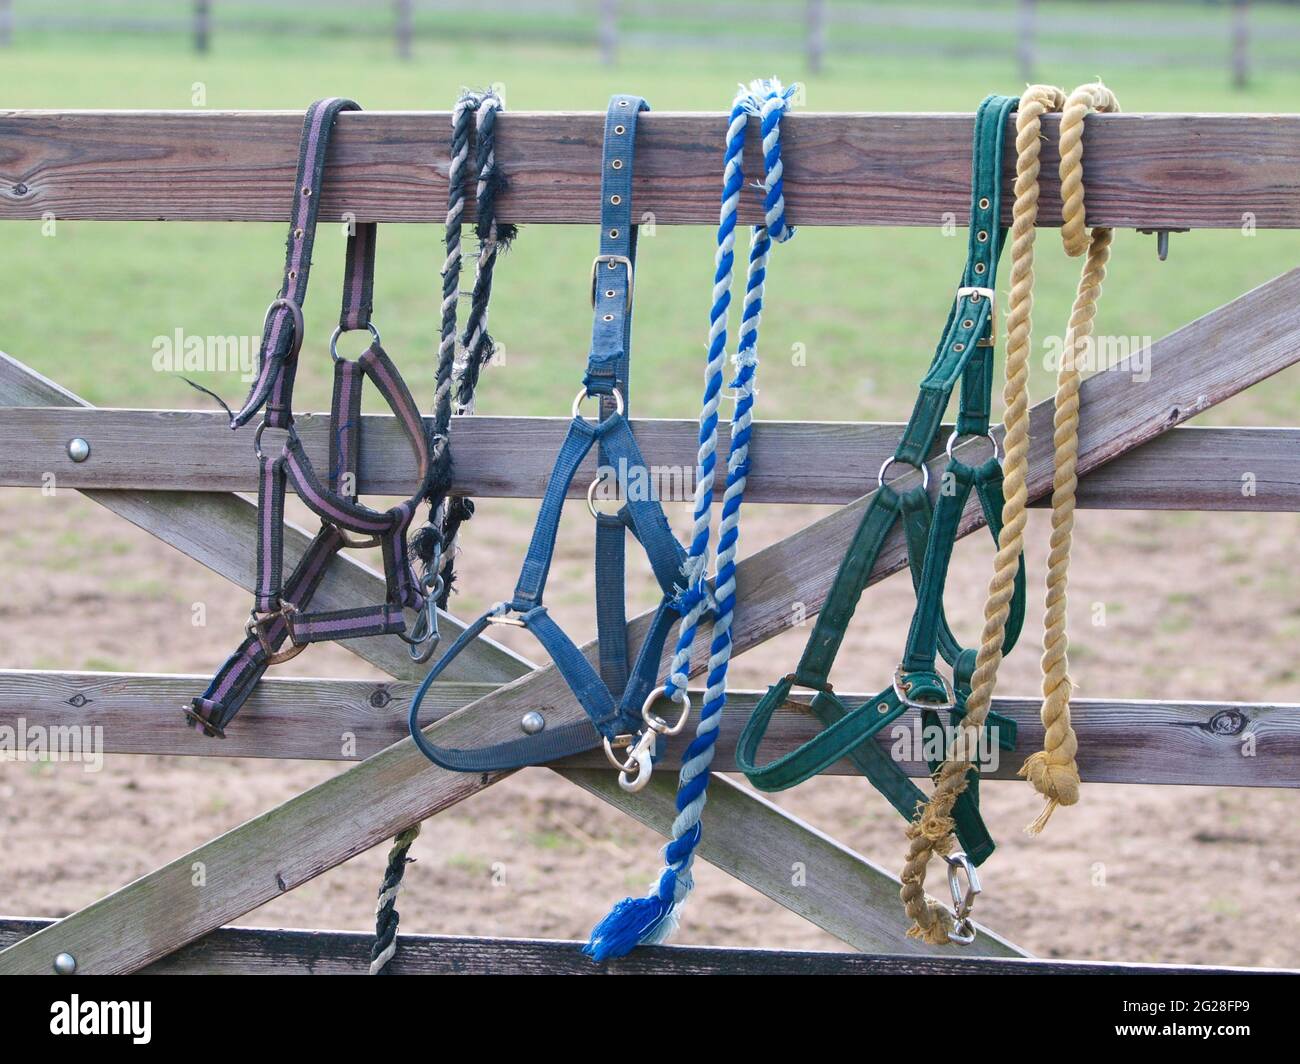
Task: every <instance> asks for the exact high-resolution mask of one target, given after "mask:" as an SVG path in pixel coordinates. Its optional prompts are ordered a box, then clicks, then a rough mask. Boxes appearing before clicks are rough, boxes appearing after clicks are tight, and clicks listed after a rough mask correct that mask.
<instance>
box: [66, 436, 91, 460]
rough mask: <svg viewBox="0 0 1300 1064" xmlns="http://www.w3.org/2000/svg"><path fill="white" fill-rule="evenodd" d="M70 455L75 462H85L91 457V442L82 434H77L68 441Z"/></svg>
mask: <svg viewBox="0 0 1300 1064" xmlns="http://www.w3.org/2000/svg"><path fill="white" fill-rule="evenodd" d="M68 457H69V458H71V459H72V460H73V461H74V462H84V461H85V460H86V459H87V458H89V457H90V444H88V443H87V442H86V441H85V440H83V439H82V438H81V437H80V436H75V437H73V438H72V439H70V440H69V441H68Z"/></svg>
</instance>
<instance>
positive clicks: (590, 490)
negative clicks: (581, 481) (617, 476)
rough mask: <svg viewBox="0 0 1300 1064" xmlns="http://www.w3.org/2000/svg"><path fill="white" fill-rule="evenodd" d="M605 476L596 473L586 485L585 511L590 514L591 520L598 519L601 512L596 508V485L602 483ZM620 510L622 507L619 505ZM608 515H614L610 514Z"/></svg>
mask: <svg viewBox="0 0 1300 1064" xmlns="http://www.w3.org/2000/svg"><path fill="white" fill-rule="evenodd" d="M606 479H607V478H606V477H605V476H601V475H600V474H597V475H596V477H595V479H594V480H592V482H591V483H590V484H588V485H587V512H588V513H590V514H591V516H592V519H593V520H599V519H600V516H601V513H600V511H599V510H597V509H596V486H597V485H598V484H601V483H603V482H604V481H605V480H606ZM619 510H622V507H621V506H620V507H619ZM609 516H611V517H612V516H614V515H613V514H610V515H609Z"/></svg>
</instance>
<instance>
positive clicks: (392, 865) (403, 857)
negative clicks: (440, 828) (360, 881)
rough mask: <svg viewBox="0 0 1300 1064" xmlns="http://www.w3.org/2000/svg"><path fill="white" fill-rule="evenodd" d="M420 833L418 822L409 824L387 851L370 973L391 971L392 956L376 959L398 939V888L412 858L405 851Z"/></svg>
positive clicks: (376, 915) (371, 953) (377, 910)
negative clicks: (381, 962)
mask: <svg viewBox="0 0 1300 1064" xmlns="http://www.w3.org/2000/svg"><path fill="white" fill-rule="evenodd" d="M419 834H420V825H419V824H416V825H415V826H414V827H411V828H408V829H407V830H406V831H403V832H402V833H401V834H400V835H398V836H397V838H396V839H394V840H393V848H392V849H391V850H389V851H388V867H387V868H385V869H384V879H383V882H381V883H380V884H379V899H380V900H379V907H378V908H377V909H376V910H375V941H374V944H373V945H372V946H371V947H370V974H371V975H391V974H392V972H391V971H390V970H389V966H390V965H391V964H392V957H391V956H390V957H389V958H388V960H386V961H385V962H384V963H383V965H382V966H381V967H378V968H376V967H375V963H376V962H377V961H378V960H379V958H380V957H382V956H383V955H384V953H385V951H387V950H388V949H389V947H391V946H392V945H393V944H394V943H395V942H396V941H397V925H398V924H399V923H400V922H401V919H402V917H401V914H400V913H399V912H398V911H397V892H398V891H399V890H400V889H401V886H402V877H403V876H404V875H405V874H406V866H407V865H408V864H411V863H413V861H414V858H412V857H408V856H407V854H408V853H409V852H410V850H411V844H412V843H414V842H415V840H416V837H417V836H418V835H419Z"/></svg>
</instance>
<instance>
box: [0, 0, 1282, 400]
mask: <svg viewBox="0 0 1300 1064" xmlns="http://www.w3.org/2000/svg"><path fill="white" fill-rule="evenodd" d="M1076 6H1077V5H1076ZM1160 10H1165V9H1163V8H1161V9H1160ZM1276 14H1277V13H1276V12H1273V11H1270V12H1269V17H1274V16H1275V15H1276ZM1287 18H1288V25H1300V12H1297V13H1295V14H1294V15H1288V16H1287ZM1003 43H1004V44H1005V43H1006V42H1003ZM795 52H797V42H796V44H795V46H793V48H792V53H791V54H789V55H786V56H782V55H779V54H772V55H766V56H760V57H757V58H755V57H747V56H745V55H743V54H740V53H729V54H726V55H722V56H713V55H709V54H706V53H702V52H691V51H675V52H661V53H654V52H647V51H636V50H630V51H628V52H627V53H626V54H625V55H624V56H623V58H622V62H621V64H620V67H619V68H618V69H617V70H614V71H611V70H607V69H604V68H602V67H601V66H600V65H599V63H598V62H597V59H596V56H595V54H594V52H593V51H592V50H591V49H588V48H583V49H578V48H549V47H522V46H511V47H509V48H507V49H504V50H502V49H492V48H489V47H487V46H485V45H483V44H481V43H478V44H469V43H453V44H448V45H442V46H435V45H432V44H429V43H423V44H421V45H420V46H419V47H418V48H417V52H416V60H415V61H414V62H412V63H410V64H401V63H398V62H396V61H394V60H392V59H391V56H390V42H389V41H388V40H387V39H386V38H384V37H383V36H380V35H376V36H372V37H365V38H362V39H360V40H357V41H355V42H348V41H341V40H335V39H333V38H329V39H323V40H310V41H307V42H299V41H292V40H289V39H286V38H283V37H276V38H259V37H241V38H238V39H235V38H219V39H218V41H217V44H216V47H215V49H214V52H213V54H212V55H210V56H207V57H196V56H194V55H192V54H191V53H190V52H189V50H188V48H187V47H186V45H185V42H184V40H183V38H181V37H176V38H174V39H173V38H170V37H165V36H164V37H159V38H154V37H134V38H133V37H126V38H123V37H109V36H104V37H89V38H88V37H84V36H83V37H77V36H67V37H65V38H64V39H62V40H58V39H55V38H53V37H51V36H44V37H42V36H35V37H32V36H22V37H20V39H19V41H18V43H17V45H16V46H15V47H14V48H13V49H12V50H11V51H10V52H8V53H6V54H5V56H4V62H3V65H0V99H3V100H4V101H5V105H6V106H8V107H60V108H85V107H91V108H100V107H112V108H130V107H134V108H188V107H189V106H190V98H191V94H192V92H193V88H194V84H195V83H196V82H201V83H203V85H204V86H205V89H206V104H207V106H208V107H210V108H217V109H228V108H295V109H296V108H301V107H305V106H306V104H307V103H309V102H310V101H311V100H312V99H314V98H316V97H318V96H322V95H328V94H345V95H351V96H354V97H355V98H357V99H359V100H360V101H361V102H362V103H363V105H365V106H366V107H368V108H371V109H426V110H427V109H443V108H446V107H448V106H449V104H450V103H451V101H452V100H453V99H454V97H455V94H456V92H457V90H458V89H459V87H460V86H462V85H466V84H470V85H482V84H487V83H491V82H502V83H504V85H505V88H506V92H507V96H508V104H509V106H510V107H511V108H512V109H514V110H544V109H559V108H568V109H584V110H598V109H600V108H602V107H603V103H604V100H605V98H606V96H607V95H608V94H609V93H610V92H612V91H615V90H626V91H636V92H641V93H643V94H645V95H646V96H647V97H649V99H650V100H651V102H652V103H653V104H654V106H655V107H656V108H657V109H659V110H673V109H681V110H703V109H716V110H721V109H723V108H724V107H725V106H726V105H727V104H728V103H729V102H730V97H731V94H732V92H733V91H734V86H735V84H736V82H737V81H740V80H742V79H748V78H751V77H753V76H756V75H760V74H770V73H773V72H776V73H780V74H783V75H784V76H785V77H786V79H787V80H793V79H797V78H800V77H802V76H803V71H802V69H801V61H800V60H799V59H798V56H797V54H794V53H795ZM1085 64H1086V65H1085ZM1098 73H1103V74H1106V75H1107V82H1108V84H1110V85H1111V86H1112V88H1114V89H1115V91H1116V93H1117V94H1118V95H1119V97H1120V99H1121V100H1122V101H1123V103H1124V105H1125V107H1126V109H1128V110H1130V111H1158V110H1184V111H1186V110H1205V111H1281V110H1289V109H1294V107H1295V103H1294V101H1296V100H1298V99H1300V76H1296V75H1291V74H1282V73H1277V72H1266V73H1263V74H1261V75H1260V76H1259V77H1258V79H1257V80H1256V82H1255V84H1254V85H1253V86H1252V87H1251V88H1250V89H1248V90H1246V91H1243V92H1235V93H1234V92H1231V91H1229V90H1228V89H1227V88H1226V85H1225V77H1224V75H1223V73H1222V71H1221V70H1213V71H1211V72H1208V73H1207V69H1206V68H1204V67H1199V68H1198V67H1193V66H1178V67H1177V68H1175V69H1166V70H1158V69H1153V68H1138V67H1132V66H1119V67H1117V68H1116V69H1115V70H1113V71H1107V70H1106V69H1105V68H1104V65H1102V66H1101V67H1100V69H1099V64H1098V63H1097V62H1096V61H1095V60H1093V59H1087V60H1085V61H1084V62H1080V63H1077V64H1074V65H1069V66H1061V67H1056V68H1053V69H1051V70H1044V71H1042V76H1043V77H1044V78H1049V77H1050V79H1051V80H1053V81H1055V82H1057V83H1060V84H1063V85H1065V86H1067V87H1069V86H1071V85H1073V84H1075V83H1077V82H1081V81H1084V80H1088V79H1090V78H1092V77H1095V76H1096V75H1097V74H1098ZM807 80H808V84H807V102H808V107H809V108H810V109H813V110H819V111H821V110H826V111H837V110H857V111H863V110H873V111H879V110H913V111H915V110H946V111H965V110H971V109H973V108H974V107H975V106H976V104H977V103H978V102H979V100H980V98H981V97H982V96H983V95H984V94H985V93H986V92H989V91H992V90H1002V91H1007V92H1015V91H1017V90H1018V88H1019V87H1020V81H1019V79H1018V77H1017V75H1016V73H1015V70H1014V65H1013V62H1012V49H1011V48H1010V47H1009V46H1007V47H1002V48H999V49H996V50H994V49H991V50H990V58H989V59H988V60H986V61H984V60H981V61H957V60H927V59H918V58H912V57H908V58H906V59H900V58H892V59H891V58H888V57H883V58H882V57H874V56H873V57H871V58H869V59H868V58H863V59H847V58H838V59H835V60H834V61H833V62H832V63H831V65H830V69H829V70H828V71H827V72H826V73H825V74H824V75H821V76H818V77H814V78H810V79H807ZM796 221H797V219H796ZM3 232H4V235H5V236H6V238H7V246H6V251H7V262H8V263H9V270H8V271H7V283H8V285H9V287H10V296H9V298H8V300H7V305H8V310H7V313H6V315H5V317H4V323H3V333H2V334H0V346H3V348H4V349H5V350H7V351H8V352H9V353H11V354H13V355H14V356H16V357H18V358H20V359H22V360H23V361H25V362H27V363H29V364H30V365H33V366H34V367H36V368H37V369H39V370H40V371H41V372H43V373H46V374H48V375H50V376H52V377H54V378H55V379H57V380H59V381H60V382H62V383H64V384H66V385H67V386H69V387H71V388H73V389H74V390H75V391H77V392H79V393H81V394H82V395H84V396H85V397H86V398H87V399H89V400H91V401H92V402H94V403H97V404H101V405H117V406H207V405H208V403H209V401H208V400H207V399H205V398H204V397H202V396H199V395H198V394H197V393H195V392H193V391H192V390H191V389H190V388H188V387H187V386H186V385H185V384H184V383H183V382H182V381H181V380H180V379H179V378H178V377H176V376H174V375H170V374H163V373H158V372H156V371H155V370H154V369H153V348H152V343H153V339H154V337H156V336H160V335H169V334H171V333H173V332H174V331H175V330H176V329H178V328H179V329H183V330H184V331H185V332H186V333H188V334H193V335H208V334H216V335H232V334H234V335H239V334H250V333H256V332H257V331H258V329H259V327H260V323H261V315H262V312H263V310H264V308H265V306H266V304H267V302H268V301H269V299H270V298H271V296H272V295H274V291H275V288H276V286H277V285H278V283H279V277H278V273H279V267H280V262H281V253H282V252H281V249H282V241H283V233H282V229H281V227H280V226H278V225H276V226H270V225H250V224H243V225H233V224H227V225H218V224H174V223H171V224H162V223H131V224H124V223H89V222H61V223H58V225H57V229H56V235H55V236H53V237H48V236H44V235H42V233H41V227H40V224H39V223H37V222H20V223H10V224H9V225H8V226H6V227H5V228H4V230H3ZM440 240H441V227H438V226H397V225H391V226H386V227H384V229H383V233H382V234H381V237H380V248H379V266H378V280H377V287H376V320H377V323H378V325H379V327H380V328H381V329H382V330H383V332H384V338H385V345H386V346H387V347H388V349H389V350H390V351H391V352H392V353H393V354H394V357H395V358H396V359H397V360H398V362H399V364H400V365H401V366H402V369H403V372H404V373H406V374H407V375H408V378H409V379H410V380H411V382H412V386H413V388H415V389H416V392H417V394H418V395H420V396H423V397H426V401H427V397H428V396H429V395H430V394H431V388H432V377H433V360H434V352H435V349H436V343H437V338H436V330H437V315H438V309H437V308H438V286H439V281H438V275H437V271H438V267H439V263H440V260H441V247H440ZM594 244H595V239H594V234H593V233H592V232H591V231H590V230H589V229H583V228H573V227H556V226H529V227H526V228H525V229H524V231H523V232H522V234H521V236H520V238H519V240H518V242H517V244H516V246H515V247H514V249H513V250H512V251H511V252H510V253H509V255H508V256H506V258H505V259H504V260H503V262H502V263H501V265H500V267H499V270H498V281H497V299H496V303H495V306H494V309H493V314H492V331H493V333H494V335H495V336H496V337H497V338H498V340H500V341H501V342H502V343H503V344H504V345H505V352H506V360H505V364H504V365H500V366H493V367H491V369H490V370H489V372H488V374H487V375H485V378H484V381H483V386H482V393H481V400H480V404H479V409H480V410H481V411H482V412H484V413H504V412H510V413H521V414H561V413H564V412H566V411H567V409H568V403H569V399H570V398H571V395H572V392H573V390H574V388H575V386H576V382H577V380H578V378H579V377H580V375H581V368H582V364H583V360H584V357H585V352H586V347H587V340H588V333H589V329H590V315H589V311H588V308H587V305H586V284H587V272H588V269H589V264H590V261H591V256H592V253H593V248H594ZM1039 247H1040V255H1039V257H1040V268H1039V278H1040V286H1039V292H1040V294H1039V297H1038V302H1037V305H1036V322H1037V326H1038V328H1037V331H1038V335H1039V337H1040V338H1042V337H1046V336H1048V335H1051V334H1056V333H1059V332H1060V331H1061V328H1062V324H1063V322H1064V320H1065V315H1066V313H1067V310H1068V306H1069V300H1070V298H1071V295H1072V293H1073V287H1074V279H1075V277H1076V276H1077V269H1078V264H1077V263H1076V262H1073V261H1069V260H1066V259H1065V258H1064V255H1063V254H1062V253H1061V251H1060V248H1059V244H1058V242H1057V241H1056V239H1055V234H1054V233H1051V232H1047V233H1044V234H1043V238H1042V239H1041V240H1040V244H1039ZM964 248H965V234H964V231H959V232H958V233H956V234H955V235H948V236H945V235H944V234H943V233H941V232H940V231H939V230H937V229H908V230H897V229H894V230H886V229H868V230H833V229H823V230H814V229H810V228H809V229H804V230H803V231H802V232H801V233H800V234H799V236H798V237H797V238H796V239H795V240H794V241H793V242H792V243H791V244H789V245H786V246H783V247H781V248H779V249H777V251H776V253H775V254H774V257H773V263H772V267H771V271H770V276H771V289H770V293H769V299H768V311H767V315H766V318H765V322H764V335H763V356H764V357H763V366H762V369H761V372H760V388H761V391H762V395H761V398H760V400H759V408H760V411H761V414H762V415H763V416H764V417H769V418H771V417H782V418H794V417H819V418H826V419H853V418H866V417H872V418H895V419H897V418H900V417H901V416H902V414H903V406H902V404H903V403H905V402H906V398H907V396H908V395H909V394H910V392H911V390H912V388H913V386H914V383H915V380H916V379H917V377H918V376H919V374H920V373H921V372H922V371H923V369H924V367H925V365H926V364H927V363H928V361H929V356H930V354H931V351H932V348H933V344H934V341H935V338H936V335H937V332H938V329H939V327H940V325H941V324H942V321H943V317H944V315H945V314H946V312H947V309H948V306H949V302H950V300H951V296H952V291H953V286H954V284H955V282H956V280H957V275H958V272H959V268H960V264H961V261H962V258H963V254H964ZM342 250H343V240H342V236H341V234H340V233H339V231H338V229H337V227H334V226H326V227H324V229H323V231H322V234H321V237H320V238H319V239H318V244H317V256H316V263H317V268H316V270H315V271H314V280H313V286H312V292H313V294H312V296H311V298H310V301H309V304H308V308H307V310H308V325H309V331H310V335H311V341H312V342H309V344H308V346H307V347H306V348H304V352H303V358H304V361H303V369H302V373H301V374H300V378H299V379H300V380H301V381H302V382H303V383H302V387H301V390H300V400H299V405H300V406H301V407H303V408H307V407H311V408H315V409H322V408H324V407H326V406H327V405H328V393H327V387H326V380H327V376H328V368H329V360H328V357H327V355H326V353H325V350H324V342H325V340H326V338H327V337H328V334H329V330H330V328H331V325H332V322H333V318H334V317H335V304H336V300H337V298H338V296H337V293H338V291H339V279H340V268H341V261H340V260H341V257H342ZM1295 250H1296V245H1295V238H1294V236H1293V235H1292V234H1290V233H1260V234H1258V235H1256V236H1253V237H1246V236H1243V235H1242V234H1240V233H1238V232H1235V231H1227V232H1204V233H1192V234H1187V235H1175V236H1174V237H1173V238H1172V250H1171V255H1170V260H1169V262H1167V263H1165V264H1160V263H1158V262H1157V261H1156V257H1155V248H1154V240H1153V238H1151V237H1139V236H1137V235H1135V234H1134V233H1131V232H1123V233H1120V234H1118V236H1117V240H1116V251H1115V258H1114V265H1113V268H1112V271H1111V274H1110V278H1109V281H1108V283H1107V286H1106V296H1105V299H1104V301H1103V304H1102V310H1101V318H1100V325H1099V329H1100V331H1101V332H1103V333H1107V334H1111V335H1124V336H1127V335H1136V336H1160V335H1163V334H1164V333H1166V332H1168V331H1169V330H1171V329H1172V328H1175V327H1177V326H1178V325H1179V324H1181V323H1183V322H1185V321H1187V320H1188V319H1190V318H1193V317H1195V316H1197V315H1199V314H1203V313H1205V312H1206V311H1209V310H1211V309H1213V308H1214V307H1215V306H1217V305H1219V304H1220V303H1222V302H1224V301H1226V300H1228V299H1231V298H1232V297H1234V296H1235V295H1237V294H1239V293H1240V292H1242V291H1244V290H1246V289H1248V288H1250V287H1252V286H1254V285H1257V284H1260V283H1262V282H1263V281H1266V280H1267V279H1268V278H1270V277H1272V276H1274V275H1276V274H1278V273H1280V272H1282V271H1283V270H1285V269H1287V268H1289V267H1291V266H1293V265H1294V264H1295V258H1296V255H1295ZM712 255H713V249H712V233H711V232H710V231H709V230H708V229H707V228H706V227H697V228H680V227H660V228H659V229H658V230H657V231H656V232H655V233H654V235H653V236H649V235H647V237H646V238H645V239H644V240H643V241H642V245H641V258H640V261H639V264H638V266H639V269H638V278H637V280H638V284H637V289H638V314H637V324H636V370H635V373H634V384H633V399H634V402H635V407H636V410H637V411H638V412H639V413H641V414H645V415H656V416H689V415H690V414H691V412H692V411H693V410H694V409H695V407H696V404H697V402H698V392H699V387H700V377H701V372H702V366H703V351H704V337H705V324H706V320H707V317H706V316H707V309H708V302H709V292H710V278H711V272H712ZM795 345H803V348H804V349H805V350H806V352H807V365H806V366H797V365H794V364H792V361H793V360H792V357H791V352H792V350H793V348H794V347H795ZM1242 354H1243V357H1248V354H1249V348H1248V338H1245V337H1243V348H1242ZM1034 372H1035V377H1034V390H1035V393H1036V395H1038V396H1040V397H1041V396H1043V395H1045V394H1048V393H1049V391H1050V374H1049V372H1048V371H1047V370H1046V369H1044V368H1043V366H1042V364H1041V362H1039V363H1038V364H1036V365H1035V368H1034ZM200 379H201V380H202V382H203V383H204V384H205V385H207V386H210V387H213V388H214V389H216V390H218V391H220V392H221V393H222V394H224V395H226V396H227V397H229V398H231V399H237V398H239V397H240V396H242V394H243V391H244V388H245V385H244V384H243V383H241V382H240V381H239V380H238V379H237V376H236V375H234V374H230V375H225V376H221V375H216V374H205V375H203V376H202V377H201V378H200ZM1256 392H1257V393H1258V394H1255V395H1252V396H1250V397H1243V399H1242V400H1240V401H1238V402H1237V403H1234V404H1229V405H1228V406H1227V407H1226V408H1225V409H1223V410H1221V411H1215V412H1213V413H1212V414H1211V415H1210V416H1209V420H1214V421H1218V422H1236V423H1242V424H1246V423H1262V422H1267V421H1273V422H1278V421H1286V422H1289V421H1291V420H1293V417H1294V415H1293V414H1292V411H1294V409H1295V407H1296V400H1297V393H1298V392H1300V378H1298V377H1297V375H1296V374H1285V375H1283V377H1281V378H1279V379H1278V382H1277V383H1276V385H1271V386H1270V387H1268V388H1267V389H1256Z"/></svg>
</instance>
